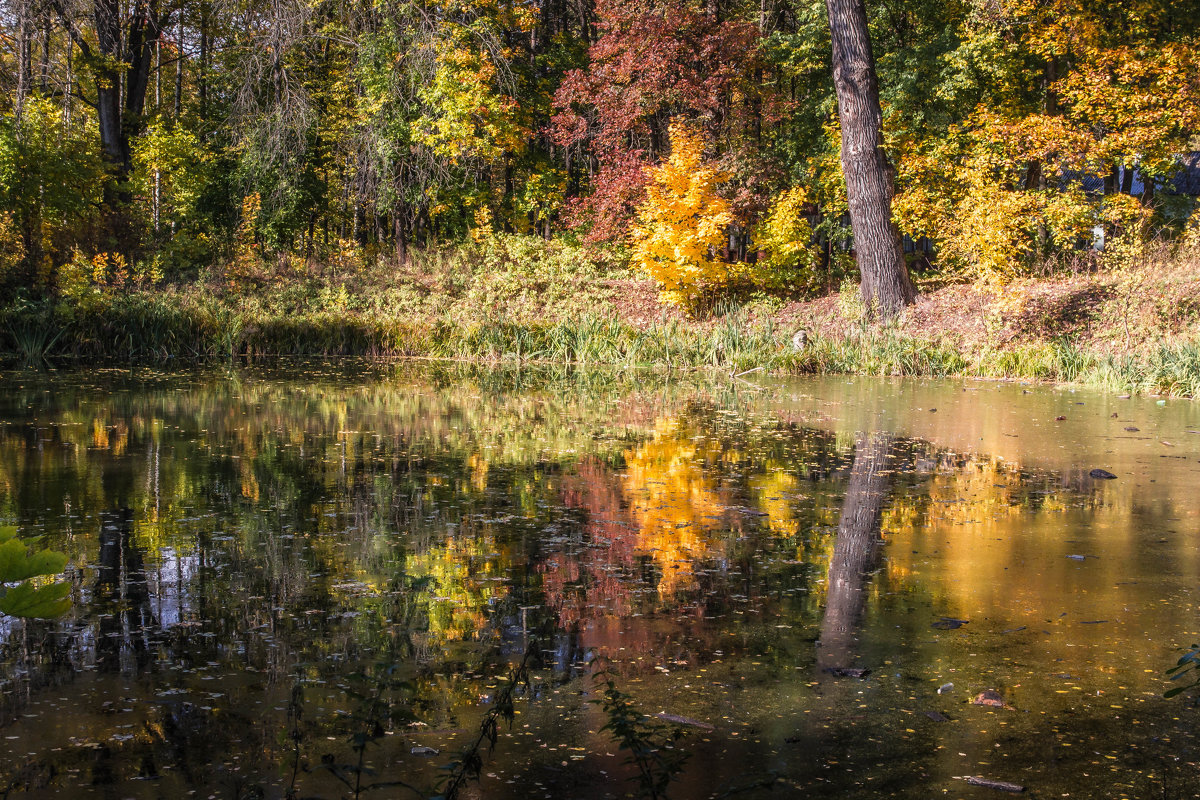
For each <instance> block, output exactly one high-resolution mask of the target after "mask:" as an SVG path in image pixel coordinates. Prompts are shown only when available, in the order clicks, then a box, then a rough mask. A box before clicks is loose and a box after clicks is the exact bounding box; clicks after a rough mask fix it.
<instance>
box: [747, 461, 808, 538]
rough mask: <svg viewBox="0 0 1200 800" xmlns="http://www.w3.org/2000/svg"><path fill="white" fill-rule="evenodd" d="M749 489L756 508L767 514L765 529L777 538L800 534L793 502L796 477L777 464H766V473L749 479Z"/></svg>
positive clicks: (796, 482) (797, 484) (796, 484)
mask: <svg viewBox="0 0 1200 800" xmlns="http://www.w3.org/2000/svg"><path fill="white" fill-rule="evenodd" d="M749 483H750V489H751V490H752V491H753V492H754V496H755V497H756V498H757V500H758V503H757V507H758V508H759V509H761V510H763V511H765V512H766V514H767V527H768V528H770V529H771V532H772V533H774V534H775V535H777V536H795V535H797V534H798V533H799V532H800V521H799V520H798V519H796V504H795V501H794V498H795V495H796V489H797V487H798V486H799V482H798V481H797V480H796V476H795V475H793V474H792V473H790V472H787V471H785V470H784V468H783V467H782V466H780V465H778V464H775V463H771V462H768V463H767V464H766V471H765V472H763V473H761V474H758V475H754V476H752V477H751V478H750V481H749Z"/></svg>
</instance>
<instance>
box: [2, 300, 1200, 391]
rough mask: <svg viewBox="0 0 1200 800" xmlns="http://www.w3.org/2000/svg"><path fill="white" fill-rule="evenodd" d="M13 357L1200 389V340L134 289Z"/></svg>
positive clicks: (45, 328) (12, 320) (16, 344)
mask: <svg viewBox="0 0 1200 800" xmlns="http://www.w3.org/2000/svg"><path fill="white" fill-rule="evenodd" d="M0 321H2V322H3V323H4V327H5V328H6V329H7V332H8V334H9V335H8V337H7V342H6V344H7V346H8V347H9V350H8V352H9V353H10V354H11V355H14V356H17V357H19V358H22V359H24V360H26V361H30V360H37V359H41V358H44V357H46V356H48V355H49V354H50V353H51V351H52V350H53V351H55V352H57V353H60V354H62V355H66V356H74V357H78V358H109V359H120V360H165V359H169V358H176V357H177V358H184V359H214V358H229V357H240V356H251V357H253V356H269V355H307V356H337V355H367V356H382V357H403V356H422V357H433V358H443V359H454V360H461V361H478V362H486V363H498V362H503V363H517V364H525V363H528V364H558V365H566V366H576V365H597V366H601V365H602V366H611V367H621V368H656V369H666V370H680V369H688V370H715V371H720V372H722V373H725V374H727V375H736V374H739V373H742V372H745V371H746V370H751V369H755V368H759V369H761V370H763V371H765V372H774V373H786V374H823V373H852V374H860V375H880V376H893V375H903V376H921V377H945V376H950V375H964V376H977V377H989V378H1019V379H1033V380H1047V381H1058V382H1068V383H1085V384H1091V385H1095V386H1100V387H1104V388H1108V389H1114V390H1118V389H1119V390H1123V391H1138V392H1149V393H1154V394H1166V395H1176V396H1186V397H1195V396H1200V341H1192V342H1186V343H1182V344H1172V345H1161V346H1159V347H1157V348H1155V349H1153V350H1151V351H1149V352H1147V353H1145V354H1144V355H1142V356H1138V357H1134V356H1128V355H1124V356H1111V355H1108V356H1102V355H1098V354H1095V353H1091V352H1088V351H1085V350H1083V349H1081V348H1079V347H1078V346H1077V345H1075V344H1073V343H1071V342H1069V341H1066V340H1057V341H1053V342H1048V343H1034V344H1023V345H1017V346H1013V347H1007V348H1003V349H999V348H990V349H984V350H981V351H978V352H974V353H967V352H963V351H962V350H960V349H958V348H957V347H955V346H953V345H952V344H950V343H948V342H945V341H939V340H929V339H919V338H914V337H911V336H907V335H905V334H904V333H903V332H902V331H900V330H897V329H893V328H882V329H863V330H860V331H857V332H856V333H855V335H851V336H847V337H844V338H824V337H820V336H814V337H811V338H810V340H809V342H808V344H807V346H805V347H804V348H803V349H802V350H799V351H798V350H795V349H794V348H793V347H792V345H791V342H790V340H789V338H788V337H787V335H786V333H785V332H781V331H779V330H777V329H776V327H775V324H774V323H773V322H772V321H771V320H770V319H769V318H768V319H766V320H752V319H750V318H749V317H748V316H747V314H746V313H745V312H744V311H743V310H741V309H738V308H730V309H726V310H725V311H724V313H723V314H722V315H721V316H719V317H716V318H714V319H710V320H708V321H706V322H704V323H688V322H684V321H681V320H679V319H676V318H670V319H668V318H665V317H664V318H663V319H660V320H658V321H656V322H653V323H651V324H649V325H646V326H645V327H635V326H632V325H629V324H627V323H624V322H621V321H619V320H618V319H616V318H615V316H613V315H606V314H599V313H594V312H585V313H580V314H578V315H576V316H574V317H572V318H569V319H559V320H554V321H546V320H533V321H529V320H523V319H513V318H508V317H497V316H492V317H489V318H484V319H481V320H474V321H470V320H467V321H463V320H458V319H455V318H453V317H450V316H449V315H447V316H444V317H442V318H440V319H436V320H433V321H430V320H420V319H418V320H413V319H410V318H406V317H402V316H398V315H391V316H389V315H386V314H383V313H378V312H373V313H368V312H363V311H355V310H347V309H343V310H340V311H334V310H329V311H319V312H307V313H300V314H281V313H278V312H276V311H272V310H269V309H266V308H263V307H261V306H257V307H256V306H250V307H247V308H233V307H231V306H229V305H227V304H226V303H225V302H223V301H221V300H220V299H218V298H215V297H208V296H204V295H154V294H151V293H149V292H143V293H130V294H129V295H127V296H124V297H119V298H113V299H112V300H111V301H109V302H107V303H105V304H103V305H98V306H95V307H92V308H89V309H72V310H71V311H70V312H64V311H63V310H62V309H61V308H56V307H53V306H42V307H39V308H37V309H32V310H31V309H23V310H22V311H21V313H20V314H13V313H10V314H8V316H7V317H6V318H4V319H3V320H0Z"/></svg>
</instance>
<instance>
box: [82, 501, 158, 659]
mask: <svg viewBox="0 0 1200 800" xmlns="http://www.w3.org/2000/svg"><path fill="white" fill-rule="evenodd" d="M132 533H133V511H132V510H130V509H128V508H122V509H121V510H119V511H109V512H106V513H104V514H102V515H101V518H100V568H99V570H98V574H97V576H96V599H97V600H100V601H106V602H107V603H108V604H109V609H108V610H107V613H105V614H103V615H101V617H100V630H99V636H98V637H97V640H96V662H97V667H98V668H99V669H100V670H101V671H115V670H118V669H120V668H121V653H122V651H124V650H126V649H128V650H129V651H130V652H131V653H132V654H133V656H134V658H135V660H136V667H137V668H140V667H141V666H143V665H144V663H145V660H146V656H147V652H148V651H147V647H146V645H147V642H146V636H147V633H148V629H149V627H150V625H151V622H152V620H151V615H150V592H149V588H148V587H147V585H146V569H145V565H144V563H143V560H142V551H141V548H140V547H138V546H137V543H136V542H134V541H133V536H132Z"/></svg>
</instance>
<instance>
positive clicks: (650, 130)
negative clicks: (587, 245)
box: [551, 0, 781, 241]
mask: <svg viewBox="0 0 1200 800" xmlns="http://www.w3.org/2000/svg"><path fill="white" fill-rule="evenodd" d="M596 14H597V17H598V20H599V22H598V28H599V31H600V36H599V38H598V39H597V40H596V42H595V43H594V44H592V46H591V47H590V49H589V51H588V66H587V68H586V69H577V70H573V71H571V72H570V73H568V74H567V76H566V78H565V79H564V80H563V83H562V85H561V86H560V88H559V90H558V92H557V93H556V95H555V98H554V106H555V110H556V112H557V113H556V114H555V115H554V117H553V119H552V131H551V132H552V135H553V137H554V139H555V141H556V142H557V143H558V144H559V145H560V146H562V147H565V148H566V149H567V152H568V154H569V159H570V161H571V162H572V165H573V167H574V168H575V170H576V171H577V173H584V172H585V171H586V175H587V177H588V182H589V183H590V186H588V187H587V188H588V189H589V190H590V191H586V192H585V193H582V196H580V197H577V198H576V199H575V203H574V206H573V207H572V217H571V220H572V222H574V223H575V224H576V225H580V224H584V225H587V226H588V238H589V239H590V240H592V241H614V240H618V239H621V238H623V237H624V236H625V235H626V233H627V232H628V229H629V224H630V220H631V219H632V217H633V214H634V211H635V209H636V208H637V205H638V203H639V201H640V200H641V198H642V196H643V190H644V187H645V185H646V180H647V178H646V171H645V168H646V167H647V166H650V165H652V164H655V163H657V162H658V161H660V160H661V158H662V156H663V155H664V153H665V152H666V150H667V148H668V147H669V144H670V140H669V136H668V133H667V127H668V125H669V123H670V121H671V119H672V118H673V117H675V116H678V115H683V116H685V117H687V118H689V119H691V120H693V121H694V122H695V123H698V124H699V125H700V126H701V127H702V128H703V129H704V131H705V133H706V134H707V135H708V139H709V140H710V141H712V142H714V143H716V145H717V147H718V149H719V150H720V153H719V154H718V155H719V157H720V158H721V160H722V162H725V161H726V159H727V160H728V163H729V164H731V165H733V166H734V167H735V168H734V169H733V170H731V172H732V174H733V180H732V181H731V182H730V187H729V189H728V191H729V192H730V195H731V197H730V199H731V200H733V202H734V210H735V212H742V213H751V214H752V213H755V212H756V211H757V210H759V209H760V208H761V206H762V203H763V201H764V200H765V198H766V196H767V194H768V192H769V190H770V188H771V187H769V186H766V185H765V182H764V181H762V180H761V177H759V178H758V179H757V180H756V179H755V178H754V177H751V175H752V174H754V173H756V174H757V175H758V176H761V175H763V174H767V173H769V172H770V170H769V169H768V168H766V166H765V165H764V164H762V163H761V161H760V162H759V163H757V164H756V165H755V171H754V173H751V171H750V170H746V169H740V170H739V169H737V167H738V166H741V165H744V164H750V163H752V162H754V161H755V159H753V158H749V157H747V154H745V153H742V152H741V151H742V150H744V149H746V148H747V147H748V146H749V145H751V144H752V143H753V141H754V139H753V134H754V132H755V131H757V130H761V129H762V127H763V126H764V125H765V124H773V123H774V121H775V120H776V119H777V118H778V116H779V114H780V113H781V108H780V103H779V102H777V101H776V100H775V98H774V97H773V96H772V94H771V92H770V90H769V89H768V88H766V87H765V86H764V85H763V82H762V81H761V75H762V74H763V65H762V63H761V56H760V52H759V42H760V35H759V32H758V29H757V28H756V27H755V26H754V25H751V24H748V23H745V22H736V21H728V20H726V21H722V20H720V19H719V17H718V16H717V15H716V14H715V13H712V11H711V10H706V9H705V8H702V7H700V6H699V5H696V4H693V3H689V2H686V0H598V1H597V3H596ZM760 170H761V171H760ZM743 173H746V174H745V175H743Z"/></svg>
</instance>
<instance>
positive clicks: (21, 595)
mask: <svg viewBox="0 0 1200 800" xmlns="http://www.w3.org/2000/svg"><path fill="white" fill-rule="evenodd" d="M70 592H71V585H70V584H68V583H51V584H49V585H47V586H38V587H34V585H33V584H31V583H28V582H26V583H21V584H18V585H17V586H14V587H13V588H11V589H9V590H8V591H7V592H5V593H4V596H3V597H0V613H4V614H8V615H9V616H12V617H33V618H37V619H50V618H52V617H58V616H61V615H63V614H64V613H66V611H67V609H68V608H70V607H71V599H70V597H68V596H67V595H69V594H70Z"/></svg>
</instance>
